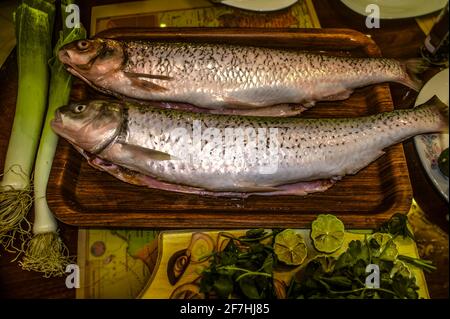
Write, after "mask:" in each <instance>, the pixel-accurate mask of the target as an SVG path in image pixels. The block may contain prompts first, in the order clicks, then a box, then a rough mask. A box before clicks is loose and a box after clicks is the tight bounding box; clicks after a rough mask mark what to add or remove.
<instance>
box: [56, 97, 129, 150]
mask: <svg viewBox="0 0 450 319" xmlns="http://www.w3.org/2000/svg"><path fill="white" fill-rule="evenodd" d="M122 123H123V110H122V105H121V104H120V103H117V102H111V101H100V100H99V101H87V102H78V103H72V104H69V105H65V106H61V107H60V108H58V109H57V110H56V111H55V117H54V118H53V120H52V121H51V127H52V129H53V131H55V133H56V134H58V135H60V136H62V137H63V138H65V139H66V140H68V141H69V142H70V143H72V144H74V145H75V146H77V147H79V148H82V149H83V150H85V151H88V152H90V153H93V154H97V153H99V152H100V151H102V150H103V149H104V148H105V147H106V146H107V145H109V144H110V143H111V142H112V141H113V140H114V139H115V137H116V136H117V135H118V134H119V133H120V129H121V127H122Z"/></svg>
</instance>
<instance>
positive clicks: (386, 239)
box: [369, 233, 398, 261]
mask: <svg viewBox="0 0 450 319" xmlns="http://www.w3.org/2000/svg"><path fill="white" fill-rule="evenodd" d="M373 240H374V241H375V242H376V243H377V246H378V247H377V248H375V249H374V248H372V247H371V253H372V256H374V257H379V258H380V259H382V260H387V261H394V260H395V259H396V258H397V256H398V250H397V245H396V244H395V243H394V241H393V238H392V236H391V235H390V234H386V233H375V234H373V235H372V236H370V237H369V241H373Z"/></svg>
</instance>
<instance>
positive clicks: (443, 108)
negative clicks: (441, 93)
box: [423, 95, 449, 133]
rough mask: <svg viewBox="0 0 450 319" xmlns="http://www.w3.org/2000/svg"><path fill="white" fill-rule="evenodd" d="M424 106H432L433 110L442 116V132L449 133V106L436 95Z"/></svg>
mask: <svg viewBox="0 0 450 319" xmlns="http://www.w3.org/2000/svg"><path fill="white" fill-rule="evenodd" d="M423 105H424V106H427V105H429V106H431V107H432V108H435V109H436V110H437V111H438V113H439V114H440V115H441V122H442V132H443V133H448V125H449V124H448V119H449V110H448V105H447V104H445V103H444V102H442V101H441V99H439V98H438V97H437V96H436V95H434V96H433V97H432V98H430V99H429V100H428V101H426V102H425V103H424V104H423Z"/></svg>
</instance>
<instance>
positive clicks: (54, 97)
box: [20, 1, 86, 277]
mask: <svg viewBox="0 0 450 319" xmlns="http://www.w3.org/2000/svg"><path fill="white" fill-rule="evenodd" d="M70 2H71V1H63V3H62V8H61V9H62V13H63V15H62V16H63V30H62V31H60V34H59V40H58V43H57V44H56V46H55V52H54V57H53V59H52V60H51V61H50V69H51V76H50V90H49V103H48V110H47V115H46V119H45V123H44V128H43V131H42V135H41V139H40V143H39V150H38V154H37V157H36V164H35V170H34V184H33V186H34V225H33V238H32V239H31V240H30V242H29V243H28V246H27V249H26V251H25V255H24V258H23V261H22V262H20V265H21V266H22V268H23V269H24V270H32V271H37V272H42V273H43V274H44V277H51V276H61V275H63V274H64V273H65V269H66V266H67V264H69V263H70V256H69V250H68V249H67V247H66V246H65V245H64V243H63V242H62V240H61V238H60V237H59V234H58V227H57V223H56V220H55V218H54V217H53V214H52V212H51V210H50V208H49V207H48V204H47V199H46V190H47V183H48V179H49V175H50V170H51V167H52V162H53V158H54V156H55V151H56V146H57V143H58V136H57V135H56V134H55V133H54V132H53V131H52V129H51V126H50V122H51V120H52V119H53V117H54V114H55V110H56V109H57V108H58V107H60V106H62V105H65V104H67V103H68V102H69V96H70V89H71V87H72V76H71V75H70V73H68V72H67V71H66V70H65V68H64V65H62V64H61V63H60V62H59V60H58V58H57V53H58V51H59V49H60V48H61V47H62V46H63V45H65V44H67V43H69V42H72V41H75V40H78V39H84V38H85V37H86V31H85V29H84V28H82V27H79V28H73V29H68V28H66V26H65V23H64V22H65V17H66V16H65V14H66V12H65V6H66V5H68V4H70Z"/></svg>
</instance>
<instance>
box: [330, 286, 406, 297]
mask: <svg viewBox="0 0 450 319" xmlns="http://www.w3.org/2000/svg"><path fill="white" fill-rule="evenodd" d="M367 290H376V291H381V292H386V293H388V294H391V295H393V296H397V294H396V293H395V292H393V291H391V290H388V289H384V288H367V287H364V288H358V289H353V290H346V291H334V290H329V292H330V293H332V294H351V293H354V292H358V291H367Z"/></svg>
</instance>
